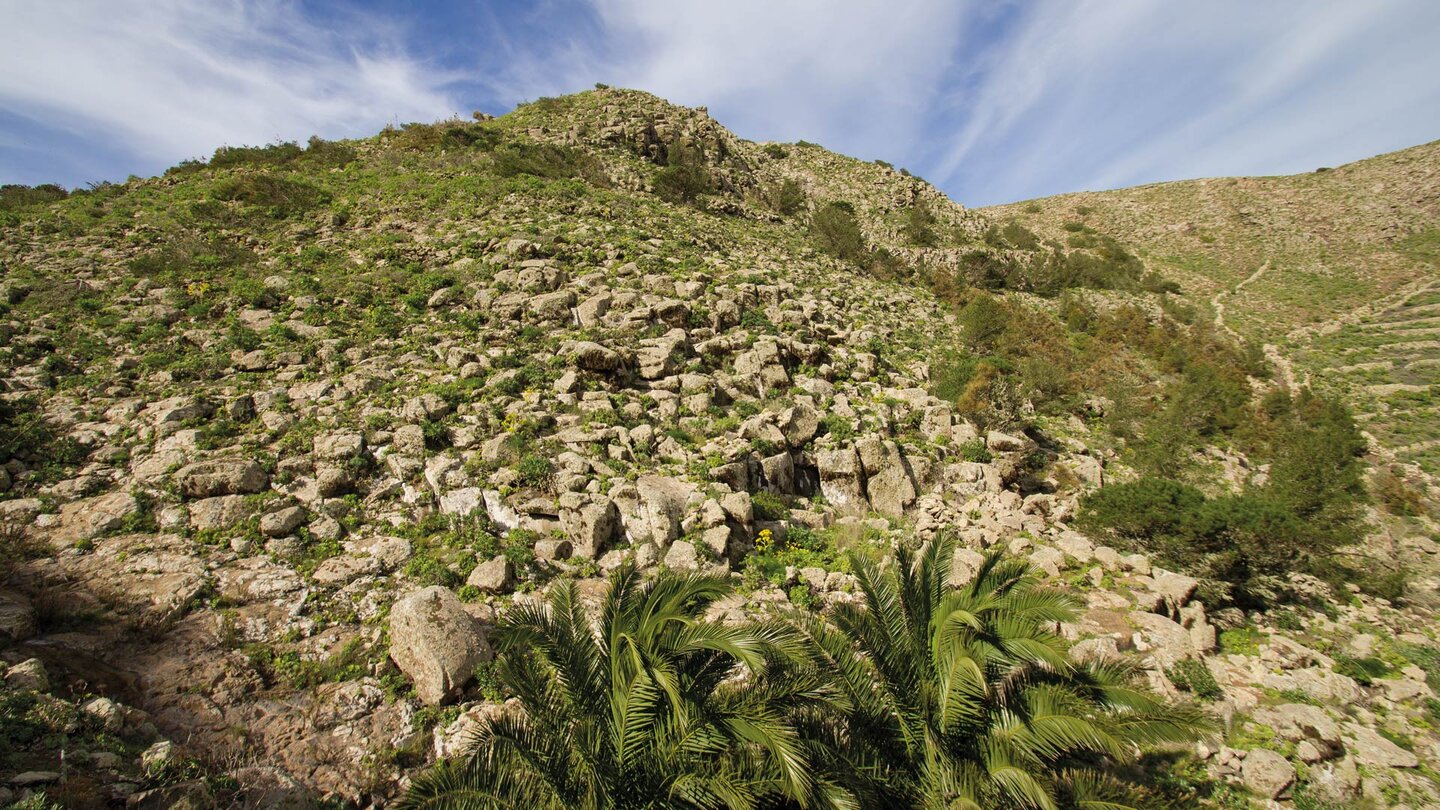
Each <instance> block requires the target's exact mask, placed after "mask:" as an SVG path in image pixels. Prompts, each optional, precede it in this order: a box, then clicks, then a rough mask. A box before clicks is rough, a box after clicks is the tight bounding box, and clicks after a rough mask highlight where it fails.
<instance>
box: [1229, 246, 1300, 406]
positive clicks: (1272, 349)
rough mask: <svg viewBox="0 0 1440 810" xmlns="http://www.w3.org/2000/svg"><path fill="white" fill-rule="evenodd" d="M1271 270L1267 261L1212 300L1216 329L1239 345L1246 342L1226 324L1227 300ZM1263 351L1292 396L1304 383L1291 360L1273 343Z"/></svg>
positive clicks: (1264, 347)
mask: <svg viewBox="0 0 1440 810" xmlns="http://www.w3.org/2000/svg"><path fill="white" fill-rule="evenodd" d="M1269 269H1270V260H1269V259H1266V260H1265V261H1264V262H1263V263H1262V264H1261V265H1260V266H1259V267H1258V268H1256V270H1255V272H1253V273H1251V274H1250V275H1248V276H1246V277H1245V278H1244V279H1243V280H1241V281H1240V283H1239V284H1236V285H1235V286H1234V288H1232V289H1228V290H1220V291H1219V292H1217V293H1215V295H1214V296H1212V297H1211V298H1210V306H1211V307H1212V308H1214V310H1215V328H1216V329H1219V330H1220V331H1222V332H1224V333H1225V334H1227V335H1229V336H1230V337H1231V339H1233V340H1234V341H1235V342H1237V343H1241V342H1244V338H1242V337H1241V335H1240V333H1239V332H1236V331H1235V330H1234V329H1232V328H1231V327H1230V324H1228V323H1226V322H1225V299H1226V298H1227V297H1229V296H1231V295H1234V294H1237V293H1240V292H1242V291H1243V290H1244V289H1245V287H1246V286H1247V285H1249V284H1251V283H1253V282H1254V281H1256V280H1257V279H1259V278H1260V277H1261V276H1262V275H1264V274H1265V271H1267V270H1269ZM1262 349H1263V351H1264V352H1265V359H1266V360H1268V361H1269V362H1270V365H1271V366H1273V367H1274V368H1275V372H1276V374H1277V375H1278V376H1279V378H1280V382H1281V383H1282V384H1284V386H1285V389H1286V390H1287V391H1289V392H1290V393H1292V394H1293V393H1295V392H1296V391H1298V390H1299V389H1300V387H1301V385H1302V382H1301V378H1300V377H1299V376H1298V375H1296V373H1295V366H1294V364H1292V363H1291V362H1290V358H1288V357H1286V356H1285V355H1284V354H1283V353H1281V351H1280V347H1279V346H1276V345H1275V344H1273V343H1266V344H1265V345H1264V346H1263V347H1262ZM1303 384H1304V385H1309V384H1310V379H1309V375H1305V378H1304V382H1303Z"/></svg>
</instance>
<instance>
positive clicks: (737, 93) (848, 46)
mask: <svg viewBox="0 0 1440 810" xmlns="http://www.w3.org/2000/svg"><path fill="white" fill-rule="evenodd" d="M581 5H582V6H583V7H584V8H585V9H586V13H584V14H579V15H575V14H574V12H573V10H572V15H573V16H575V17H576V18H578V21H577V20H570V21H569V22H568V24H566V23H561V24H558V25H556V26H555V27H554V28H552V29H551V30H549V31H547V40H548V41H546V42H545V43H543V44H542V45H540V46H539V47H538V48H537V49H536V50H532V51H530V52H528V53H527V52H521V53H516V54H514V55H513V58H510V59H507V60H506V64H505V66H504V69H503V70H501V71H499V72H497V73H496V74H494V75H492V76H491V77H490V79H489V82H490V85H491V86H492V88H494V89H495V90H496V91H497V92H498V93H499V94H501V95H510V96H514V97H524V98H533V97H535V96H538V95H547V94H552V93H556V92H563V91H566V90H575V89H581V88H584V87H587V86H589V84H590V83H592V82H595V81H603V82H606V83H610V84H614V85H617V86H624V87H638V88H642V89H645V90H649V91H651V92H654V93H656V94H658V95H661V96H664V97H665V98H667V99H670V100H671V101H675V102H677V103H682V104H690V105H705V106H708V107H709V108H710V110H711V112H712V113H713V114H714V115H715V116H716V117H717V118H719V119H720V120H721V121H723V122H724V123H725V124H727V125H728V126H730V127H731V128H732V129H734V130H736V131H738V132H739V133H741V134H742V135H745V136H747V137H751V138H757V139H772V138H773V139H785V140H796V139H802V138H803V139H810V140H819V141H823V142H824V143H825V144H826V145H827V146H830V147H832V148H835V149H840V150H842V151H848V152H852V153H860V154H864V155H867V156H871V157H881V156H894V155H896V154H901V153H904V152H906V151H908V150H909V147H910V146H911V141H913V140H914V139H915V138H917V137H920V135H921V132H920V130H921V128H923V126H924V125H925V122H926V118H927V109H928V107H929V105H930V104H931V103H932V102H933V99H934V97H935V95H936V94H937V93H938V92H940V91H941V90H942V89H943V87H944V86H945V84H946V81H947V77H948V76H950V75H952V74H953V73H954V72H955V71H956V69H957V61H956V60H957V59H959V58H961V57H963V54H962V53H960V52H958V51H957V46H958V45H959V43H960V41H961V39H962V37H963V34H964V31H965V30H966V28H967V27H968V25H969V21H970V20H971V19H972V18H978V17H983V16H984V15H985V14H987V13H988V12H985V11H984V10H983V9H979V8H978V7H974V6H969V5H966V4H962V3H955V2H950V1H949V0H894V1H893V2H889V3H884V4H881V3H873V2H868V0H795V2H774V1H773V0H730V2H725V3H710V2H692V1H688V0H676V1H675V2H668V1H667V2H653V0H586V2H584V3H582V4H581Z"/></svg>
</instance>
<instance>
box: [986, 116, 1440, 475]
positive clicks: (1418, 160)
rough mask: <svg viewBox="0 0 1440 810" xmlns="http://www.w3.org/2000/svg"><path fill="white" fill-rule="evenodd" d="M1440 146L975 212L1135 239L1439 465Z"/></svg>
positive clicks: (1242, 327)
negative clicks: (1270, 173)
mask: <svg viewBox="0 0 1440 810" xmlns="http://www.w3.org/2000/svg"><path fill="white" fill-rule="evenodd" d="M1437 180H1440V142H1437V143H1429V144H1425V145H1423V146H1416V147H1413V148H1411V149H1405V150H1402V151H1399V152H1394V153H1391V154H1387V155H1381V156H1379V157H1374V158H1370V159H1368V160H1362V161H1358V162H1356V163H1351V164H1349V165H1345V166H1339V167H1336V168H1322V169H1317V170H1315V171H1314V172H1311V173H1309V174H1302V175H1295V176H1292V177H1226V178H1216V179H1209V180H1191V181H1185V182H1178V183H1159V184H1154V185H1148V186H1139V187H1136V188H1132V189H1122V190H1119V191H1109V192H1099V193H1092V192H1085V193H1078V194H1066V195H1062V196H1059V197H1052V198H1049V199H1045V200H1034V201H1031V202H1025V203H1015V204H1012V205H1007V206H1000V207H998V208H994V209H990V210H988V211H986V212H985V213H987V214H989V215H991V216H992V217H994V218H996V219H998V220H1001V221H1011V220H1013V221H1015V222H1018V223H1021V224H1023V225H1024V226H1026V227H1029V228H1032V229H1034V230H1036V231H1038V232H1041V233H1044V234H1046V235H1049V236H1052V237H1058V238H1064V237H1066V236H1069V235H1071V234H1073V233H1075V231H1073V230H1068V229H1072V228H1075V227H1077V226H1078V225H1080V224H1084V225H1088V226H1093V227H1094V228H1095V229H1096V230H1098V231H1100V232H1102V233H1105V234H1108V235H1111V236H1113V237H1115V238H1117V239H1119V240H1121V241H1122V242H1124V243H1126V244H1128V245H1132V246H1134V247H1135V248H1136V250H1137V251H1138V252H1139V253H1140V255H1141V256H1143V257H1144V259H1145V260H1146V261H1147V262H1148V263H1149V264H1150V265H1151V266H1153V267H1155V268H1157V269H1159V270H1160V271H1161V272H1163V273H1164V274H1165V275H1167V276H1168V277H1170V278H1173V279H1175V280H1177V281H1179V282H1180V284H1181V286H1182V287H1183V289H1184V294H1185V296H1186V297H1187V298H1188V299H1189V300H1190V301H1192V302H1193V303H1195V304H1196V305H1197V306H1200V307H1203V308H1204V309H1205V310H1206V312H1207V317H1211V318H1213V319H1214V320H1215V322H1216V323H1217V324H1221V325H1223V327H1224V328H1226V329H1233V330H1235V331H1236V332H1237V333H1238V334H1240V335H1243V336H1245V337H1246V338H1249V339H1252V340H1256V341H1259V342H1262V343H1267V344H1271V345H1273V346H1275V347H1276V348H1275V349H1272V350H1271V351H1272V354H1275V355H1277V356H1280V357H1283V358H1286V359H1289V360H1292V361H1293V362H1294V363H1295V364H1296V368H1295V371H1294V372H1293V375H1294V376H1296V377H1297V378H1298V379H1300V380H1301V381H1311V382H1313V383H1314V384H1315V385H1317V386H1320V387H1323V388H1325V389H1326V390H1332V391H1336V392H1339V393H1341V394H1342V395H1344V396H1346V397H1347V398H1348V399H1349V400H1350V401H1351V402H1353V403H1354V404H1355V406H1356V408H1357V410H1358V411H1359V414H1360V417H1361V419H1362V420H1363V421H1364V423H1365V425H1366V428H1367V429H1368V430H1369V431H1370V432H1371V433H1372V434H1373V435H1374V436H1375V437H1376V439H1377V441H1378V442H1379V443H1380V444H1381V445H1383V446H1384V447H1385V448H1386V449H1388V450H1389V451H1391V452H1393V453H1394V454H1395V456H1396V458H1397V459H1398V460H1399V461H1401V462H1404V463H1410V464H1415V465H1417V466H1419V467H1421V468H1423V469H1424V470H1426V471H1427V472H1429V473H1431V474H1435V473H1436V472H1437V471H1440V455H1437V452H1440V433H1437V432H1436V431H1437V428H1436V426H1437V425H1440V421H1437V419H1436V411H1435V403H1434V402H1433V401H1432V399H1433V393H1432V390H1431V389H1432V387H1433V386H1434V385H1435V383H1436V382H1437V380H1440V377H1437V375H1436V371H1435V369H1436V364H1437V363H1440V354H1437V353H1436V344H1435V342H1434V340H1433V332H1431V331H1429V330H1433V329H1434V328H1435V321H1434V320H1433V318H1434V312H1433V309H1434V307H1433V304H1434V302H1435V296H1436V294H1437V293H1436V290H1437V283H1440V192H1437V190H1436V189H1437Z"/></svg>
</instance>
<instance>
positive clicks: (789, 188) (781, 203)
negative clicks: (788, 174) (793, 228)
mask: <svg viewBox="0 0 1440 810" xmlns="http://www.w3.org/2000/svg"><path fill="white" fill-rule="evenodd" d="M772 202H773V204H774V206H775V210H776V211H779V212H780V214H781V215H783V216H787V217H790V216H794V215H796V214H798V213H800V212H801V211H804V210H805V203H806V197H805V190H804V189H802V188H801V187H800V184H799V183H797V182H795V181H794V180H786V181H785V182H783V183H781V184H780V186H779V188H777V189H776V190H775V194H774V198H773V201H772Z"/></svg>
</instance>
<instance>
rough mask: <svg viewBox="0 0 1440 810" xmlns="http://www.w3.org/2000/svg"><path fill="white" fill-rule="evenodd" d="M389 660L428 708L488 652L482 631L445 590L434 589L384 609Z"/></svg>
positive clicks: (487, 656) (456, 686)
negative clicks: (403, 674)
mask: <svg viewBox="0 0 1440 810" xmlns="http://www.w3.org/2000/svg"><path fill="white" fill-rule="evenodd" d="M390 657H391V658H392V659H394V661H395V665H396V666H398V667H400V671H402V672H404V673H405V675H406V676H407V677H409V678H410V680H411V681H412V682H413V683H414V684H415V693H416V694H417V695H419V697H420V699H421V700H422V701H424V702H426V703H428V704H430V705H432V706H433V705H437V704H440V703H443V702H445V701H446V700H448V699H450V698H451V697H452V696H453V695H454V693H455V692H456V690H458V689H459V688H460V687H461V686H463V685H464V684H465V682H466V681H468V680H470V677H471V675H472V674H474V672H475V667H476V665H477V664H481V663H484V662H485V661H489V660H490V657H491V651H490V643H489V639H488V637H487V633H486V629H485V627H484V625H482V624H481V623H480V622H479V621H478V620H477V619H476V618H475V617H473V616H471V615H470V614H469V613H467V612H466V611H465V605H464V604H463V603H462V602H461V601H460V600H459V599H457V598H456V597H455V594H453V593H451V592H450V590H449V589H448V588H444V587H441V586H439V585H436V586H432V587H429V588H423V589H421V590H418V591H415V592H413V593H410V594H407V595H406V596H404V597H402V598H401V599H400V600H398V601H397V602H395V604H394V606H393V607H391V608H390Z"/></svg>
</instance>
